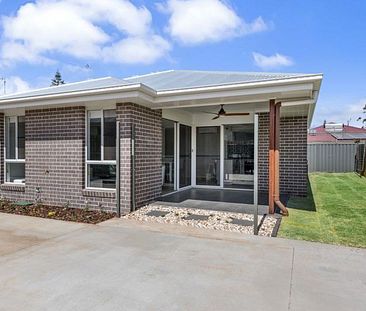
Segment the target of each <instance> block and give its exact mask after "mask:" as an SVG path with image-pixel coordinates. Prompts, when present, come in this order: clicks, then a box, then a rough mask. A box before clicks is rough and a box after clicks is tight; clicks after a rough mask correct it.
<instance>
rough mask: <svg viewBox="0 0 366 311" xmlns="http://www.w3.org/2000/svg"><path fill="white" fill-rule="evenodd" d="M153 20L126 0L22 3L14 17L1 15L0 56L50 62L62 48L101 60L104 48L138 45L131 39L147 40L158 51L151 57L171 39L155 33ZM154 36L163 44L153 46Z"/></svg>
mask: <svg viewBox="0 0 366 311" xmlns="http://www.w3.org/2000/svg"><path fill="white" fill-rule="evenodd" d="M151 22H152V17H151V13H150V12H149V10H148V9H147V8H145V7H144V6H142V7H137V6H135V5H133V4H132V3H131V2H130V1H127V0H104V1H100V0H59V1H57V0H37V1H36V2H34V3H27V4H25V5H23V6H21V7H20V8H19V10H18V11H17V13H16V15H15V16H11V17H8V16H3V18H2V24H3V29H4V32H3V45H2V47H1V51H0V55H1V56H0V58H2V59H3V60H4V61H25V62H30V63H47V62H50V61H51V60H52V56H53V54H54V53H61V54H65V55H70V56H72V57H76V58H81V59H100V58H102V59H103V58H104V57H103V55H104V50H108V49H109V48H113V49H114V50H116V49H117V50H116V52H118V53H123V51H119V50H118V47H121V48H122V47H123V48H126V49H132V48H134V46H133V45H132V46H128V43H131V44H135V43H136V41H139V42H141V41H146V42H145V45H146V47H147V49H148V48H149V47H150V51H151V52H152V53H153V54H154V55H155V58H154V59H153V57H150V59H151V60H152V61H155V60H156V59H157V58H158V57H162V56H163V55H164V53H166V52H167V50H168V49H167V48H166V46H168V45H169V44H168V42H167V41H165V39H163V38H162V37H160V36H158V35H156V34H154V31H153V29H152V25H151ZM106 27H108V30H109V31H110V30H111V29H112V31H113V29H114V33H113V36H111V35H109V34H108V33H107V30H106ZM112 31H110V32H112ZM121 40H122V41H121ZM120 41H121V42H123V43H124V44H123V45H121V44H120ZM156 41H160V42H164V43H165V44H160V45H154V47H153V48H152V49H151V42H156ZM140 46H141V44H140ZM159 48H161V50H159V51H157V49H159ZM148 52H149V51H148V50H147V53H148ZM125 59H126V60H127V59H128V58H125ZM131 59H132V58H131ZM116 60H118V58H116Z"/></svg>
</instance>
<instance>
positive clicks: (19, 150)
mask: <svg viewBox="0 0 366 311" xmlns="http://www.w3.org/2000/svg"><path fill="white" fill-rule="evenodd" d="M5 181H6V182H12V183H20V184H24V183H25V118H24V116H18V117H6V118H5Z"/></svg>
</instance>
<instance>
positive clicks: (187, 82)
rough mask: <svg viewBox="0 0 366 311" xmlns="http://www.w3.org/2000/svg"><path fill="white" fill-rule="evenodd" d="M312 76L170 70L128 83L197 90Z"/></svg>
mask: <svg viewBox="0 0 366 311" xmlns="http://www.w3.org/2000/svg"><path fill="white" fill-rule="evenodd" d="M303 76H311V75H309V74H298V73H264V72H230V71H193V70H169V71H162V72H157V73H152V74H147V75H141V76H136V77H130V78H126V79H125V80H126V81H128V82H135V83H143V84H145V85H147V86H149V87H151V88H153V89H155V90H157V91H163V90H174V89H184V88H196V87H204V86H214V85H223V84H234V83H251V82H259V81H270V80H282V79H289V78H295V77H303Z"/></svg>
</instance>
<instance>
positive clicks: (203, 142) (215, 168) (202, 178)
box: [196, 126, 220, 186]
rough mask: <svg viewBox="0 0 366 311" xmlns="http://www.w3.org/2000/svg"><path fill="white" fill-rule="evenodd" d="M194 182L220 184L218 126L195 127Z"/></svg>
mask: <svg viewBox="0 0 366 311" xmlns="http://www.w3.org/2000/svg"><path fill="white" fill-rule="evenodd" d="M196 184H197V185H209V186H220V127H219V126H204V127H197V129H196Z"/></svg>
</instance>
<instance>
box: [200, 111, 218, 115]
mask: <svg viewBox="0 0 366 311" xmlns="http://www.w3.org/2000/svg"><path fill="white" fill-rule="evenodd" d="M200 112H201V113H209V114H214V115H215V116H217V113H216V112H209V111H200Z"/></svg>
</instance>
